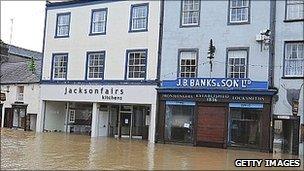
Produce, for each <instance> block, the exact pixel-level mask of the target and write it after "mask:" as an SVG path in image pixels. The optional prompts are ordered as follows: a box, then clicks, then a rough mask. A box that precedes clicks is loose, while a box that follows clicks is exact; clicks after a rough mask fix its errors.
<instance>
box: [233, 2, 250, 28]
mask: <svg viewBox="0 0 304 171" xmlns="http://www.w3.org/2000/svg"><path fill="white" fill-rule="evenodd" d="M249 13H250V8H249V0H229V23H231V24H234V23H248V22H249Z"/></svg>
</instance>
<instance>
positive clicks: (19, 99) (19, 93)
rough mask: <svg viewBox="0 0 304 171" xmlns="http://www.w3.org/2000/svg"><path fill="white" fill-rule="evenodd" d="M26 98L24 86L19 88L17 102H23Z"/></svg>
mask: <svg viewBox="0 0 304 171" xmlns="http://www.w3.org/2000/svg"><path fill="white" fill-rule="evenodd" d="M23 96H24V86H18V87H17V101H23V98H24V97H23Z"/></svg>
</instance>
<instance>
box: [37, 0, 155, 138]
mask: <svg viewBox="0 0 304 171" xmlns="http://www.w3.org/2000/svg"><path fill="white" fill-rule="evenodd" d="M159 11H160V2H159V1H145V2H136V1H115V2H114V1H113V2H110V1H94V2H87V1H69V2H58V3H48V4H47V5H46V18H45V19H46V23H45V33H44V34H45V35H44V37H45V40H44V49H43V50H44V59H43V60H44V63H43V70H42V81H41V83H42V85H41V94H42V96H41V115H39V118H38V131H62V132H69V133H81V134H89V135H91V136H92V137H97V136H110V137H129V138H140V139H149V140H150V141H151V142H154V137H155V117H156V96H157V93H156V87H157V82H156V81H155V80H156V78H157V75H156V74H157V65H158V62H157V58H158V53H157V52H158V38H159V36H158V34H159V28H158V26H159V19H160V17H159V13H160V12H159ZM138 15H140V17H138ZM122 21H123V22H122ZM152 26H153V29H152ZM155 26H156V27H155Z"/></svg>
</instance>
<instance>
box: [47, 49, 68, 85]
mask: <svg viewBox="0 0 304 171" xmlns="http://www.w3.org/2000/svg"><path fill="white" fill-rule="evenodd" d="M56 55H66V57H67V61H66V63H67V65H66V72H65V78H54V69H55V68H54V60H55V56H56ZM68 68H69V54H68V53H53V55H52V67H51V80H56V81H57V80H59V81H60V80H67V75H68Z"/></svg>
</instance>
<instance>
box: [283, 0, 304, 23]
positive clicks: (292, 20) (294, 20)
mask: <svg viewBox="0 0 304 171" xmlns="http://www.w3.org/2000/svg"><path fill="white" fill-rule="evenodd" d="M287 6H288V4H287V0H285V17H284V22H301V21H304V16H303V18H302V19H288V18H287V13H288V10H287ZM303 6H304V4H303ZM303 15H304V14H303Z"/></svg>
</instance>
